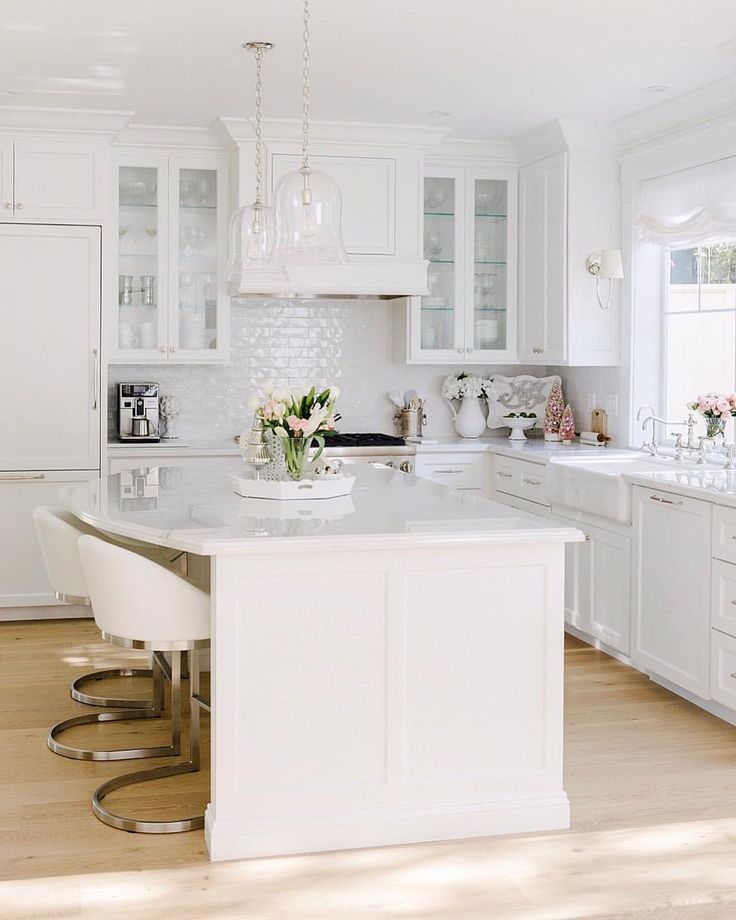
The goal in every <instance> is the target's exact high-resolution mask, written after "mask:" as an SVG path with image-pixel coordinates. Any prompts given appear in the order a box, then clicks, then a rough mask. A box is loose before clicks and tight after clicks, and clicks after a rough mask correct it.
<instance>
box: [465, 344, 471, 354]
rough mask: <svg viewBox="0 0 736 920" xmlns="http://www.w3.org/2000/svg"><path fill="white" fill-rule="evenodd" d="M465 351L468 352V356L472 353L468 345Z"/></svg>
mask: <svg viewBox="0 0 736 920" xmlns="http://www.w3.org/2000/svg"><path fill="white" fill-rule="evenodd" d="M465 350H466V351H467V352H468V354H470V353H471V352H472V351H473V349H472V348H471V347H470V345H468V347H467V348H466V349H465Z"/></svg>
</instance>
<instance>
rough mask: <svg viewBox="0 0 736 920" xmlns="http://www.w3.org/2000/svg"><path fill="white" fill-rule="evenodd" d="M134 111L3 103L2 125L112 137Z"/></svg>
mask: <svg viewBox="0 0 736 920" xmlns="http://www.w3.org/2000/svg"><path fill="white" fill-rule="evenodd" d="M132 117H133V112H116V111H107V110H104V109H57V108H49V107H44V106H22V105H2V106H0V128H1V129H8V130H12V131H13V132H15V133H18V132H28V133H30V132H37V131H43V132H44V133H47V132H49V131H51V132H54V133H59V134H73V135H81V134H84V135H97V136H99V137H106V138H112V137H115V136H116V135H117V134H119V132H120V131H122V129H123V128H124V127H125V126H126V125H127V124H128V122H129V121H130V119H131V118H132Z"/></svg>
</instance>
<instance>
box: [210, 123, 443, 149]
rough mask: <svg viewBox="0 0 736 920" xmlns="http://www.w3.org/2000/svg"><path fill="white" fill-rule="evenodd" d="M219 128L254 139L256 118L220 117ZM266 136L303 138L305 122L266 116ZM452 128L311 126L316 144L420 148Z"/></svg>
mask: <svg viewBox="0 0 736 920" xmlns="http://www.w3.org/2000/svg"><path fill="white" fill-rule="evenodd" d="M218 122H219V127H220V129H221V130H222V131H224V132H225V134H226V136H227V137H228V138H229V139H230V140H231V141H234V142H235V143H236V144H239V143H242V142H244V141H252V140H253V138H254V125H255V122H254V119H252V118H229V117H227V116H223V117H222V118H220V119H218ZM262 127H263V139H264V141H265V142H266V143H269V142H270V143H273V142H279V141H282V142H283V141H286V142H292V143H293V142H295V141H300V140H301V131H302V122H301V120H299V119H296V118H293V119H292V118H264V119H263V121H262ZM449 130H450V129H449V128H438V127H431V126H428V125H393V124H380V123H372V122H355V121H313V122H310V125H309V136H310V139H311V140H313V141H314V142H316V143H328V144H347V145H356V146H361V147H366V146H371V145H373V146H380V147H419V148H422V149H432V148H434V147H436V146H437V145H438V144H439V143H440V142H441V141H442V140H443V138H445V137H446V136H447V134H448V133H449Z"/></svg>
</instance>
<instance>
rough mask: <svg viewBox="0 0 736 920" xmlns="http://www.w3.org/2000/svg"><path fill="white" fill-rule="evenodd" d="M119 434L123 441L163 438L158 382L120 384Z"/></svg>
mask: <svg viewBox="0 0 736 920" xmlns="http://www.w3.org/2000/svg"><path fill="white" fill-rule="evenodd" d="M118 434H119V436H120V440H121V441H136V442H138V443H141V442H142V443H144V444H145V443H153V442H155V441H160V440H161V435H160V433H159V414H158V384H157V383H119V384H118Z"/></svg>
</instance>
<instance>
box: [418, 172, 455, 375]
mask: <svg viewBox="0 0 736 920" xmlns="http://www.w3.org/2000/svg"><path fill="white" fill-rule="evenodd" d="M461 180H462V177H461V175H460V173H459V172H458V173H457V174H454V173H453V171H452V170H447V171H446V172H443V173H442V174H435V175H427V176H425V179H424V258H425V259H427V260H428V261H429V267H428V269H427V288H428V291H429V293H428V294H427V295H425V296H424V297H422V298H421V299H420V301H419V304H418V330H419V331H418V338H419V341H418V342H417V343H415V346H418V347H415V349H414V351H415V352H417V353H419V354H421V356H422V358H423V359H424V360H428V361H429V360H432V359H435V360H439V359H442V358H443V357H444V358H455V359H457V357H458V346H459V345H460V342H461V340H462V288H463V283H464V278H463V270H462V264H461V261H460V260H461V252H462V249H461V246H462V236H463V214H464V207H463V195H464V189H463V183H462V181H461Z"/></svg>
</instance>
